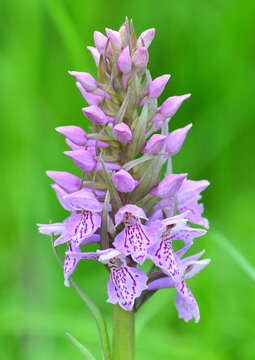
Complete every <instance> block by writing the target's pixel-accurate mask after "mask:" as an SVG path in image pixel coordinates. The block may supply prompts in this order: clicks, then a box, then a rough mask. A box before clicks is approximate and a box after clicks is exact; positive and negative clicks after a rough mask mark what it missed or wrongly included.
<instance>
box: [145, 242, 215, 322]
mask: <svg viewBox="0 0 255 360" xmlns="http://www.w3.org/2000/svg"><path fill="white" fill-rule="evenodd" d="M190 246H191V243H190V244H187V245H186V246H185V247H184V248H183V249H181V250H180V251H179V252H178V251H177V252H176V253H175V254H176V256H177V258H179V262H180V269H181V274H182V280H181V281H177V282H176V281H174V280H173V279H172V278H170V277H167V276H166V277H162V278H159V279H157V280H154V281H152V282H151V283H150V284H149V285H148V290H158V289H164V288H175V289H176V291H177V295H176V297H175V306H176V309H177V311H178V313H179V318H182V319H184V320H185V321H189V320H191V319H192V318H193V317H194V319H195V322H198V321H199V318H200V314H199V308H198V304H197V301H196V299H195V297H194V296H193V294H192V292H191V291H190V289H189V288H188V286H187V284H186V282H185V280H186V279H189V278H190V277H192V276H194V275H196V274H197V273H198V272H199V271H201V270H202V269H203V268H204V267H205V266H207V265H208V264H209V262H210V259H203V260H198V259H199V258H200V257H201V256H202V255H203V254H204V252H203V251H202V252H200V253H198V254H195V255H193V256H189V257H187V258H184V259H180V258H181V257H182V256H183V253H184V252H186V251H187V249H188V248H189V247H190Z"/></svg>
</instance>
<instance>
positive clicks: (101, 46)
mask: <svg viewBox="0 0 255 360" xmlns="http://www.w3.org/2000/svg"><path fill="white" fill-rule="evenodd" d="M94 42H95V45H96V48H97V50H98V51H99V53H100V54H103V53H104V50H105V46H106V43H107V37H106V36H105V35H104V34H102V33H101V32H100V31H95V32H94Z"/></svg>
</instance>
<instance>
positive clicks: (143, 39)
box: [136, 29, 155, 48]
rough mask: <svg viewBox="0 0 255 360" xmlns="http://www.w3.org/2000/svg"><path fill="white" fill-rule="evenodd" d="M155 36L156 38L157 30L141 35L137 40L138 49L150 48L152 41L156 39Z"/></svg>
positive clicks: (150, 30)
mask: <svg viewBox="0 0 255 360" xmlns="http://www.w3.org/2000/svg"><path fill="white" fill-rule="evenodd" d="M154 36H155V29H148V30H145V31H144V32H142V33H141V35H140V36H139V38H138V40H137V43H136V45H137V47H142V46H145V47H146V48H148V47H149V46H150V44H151V42H152V40H153V39H154Z"/></svg>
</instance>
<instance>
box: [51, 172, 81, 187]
mask: <svg viewBox="0 0 255 360" xmlns="http://www.w3.org/2000/svg"><path fill="white" fill-rule="evenodd" d="M46 174H47V175H48V176H49V177H50V178H51V179H52V180H53V181H55V183H56V184H58V185H59V186H61V187H62V188H63V189H64V190H66V191H67V192H74V191H77V190H79V189H80V187H81V184H82V180H81V179H80V178H78V177H77V176H75V175H73V174H70V173H68V172H66V171H46Z"/></svg>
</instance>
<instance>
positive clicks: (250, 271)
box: [210, 230, 255, 281]
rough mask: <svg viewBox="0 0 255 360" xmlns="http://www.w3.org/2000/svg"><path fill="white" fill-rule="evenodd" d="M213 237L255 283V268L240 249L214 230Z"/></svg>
mask: <svg viewBox="0 0 255 360" xmlns="http://www.w3.org/2000/svg"><path fill="white" fill-rule="evenodd" d="M210 234H211V236H212V237H213V238H214V239H215V240H216V242H217V243H218V245H219V246H221V247H222V248H223V249H224V250H226V251H227V253H228V254H229V255H230V256H231V257H232V258H233V259H234V260H235V261H236V262H237V263H238V264H239V266H240V267H241V268H242V269H243V270H244V272H245V273H246V274H247V275H249V276H250V278H251V279H252V280H254V281H255V268H254V267H253V266H252V265H251V264H250V262H249V261H248V260H247V259H246V258H245V257H244V256H243V255H242V254H241V253H240V251H239V250H238V249H236V248H235V247H234V245H233V244H232V243H231V242H230V241H229V240H228V239H227V238H226V237H225V235H224V234H222V233H221V232H219V231H217V230H214V231H211V232H210Z"/></svg>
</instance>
